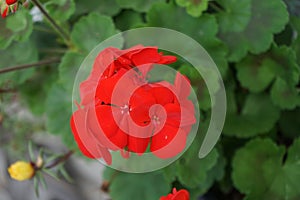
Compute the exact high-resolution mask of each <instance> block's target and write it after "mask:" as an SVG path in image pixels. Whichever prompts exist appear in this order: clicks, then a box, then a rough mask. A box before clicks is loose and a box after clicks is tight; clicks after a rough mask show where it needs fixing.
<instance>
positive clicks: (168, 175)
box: [162, 162, 177, 184]
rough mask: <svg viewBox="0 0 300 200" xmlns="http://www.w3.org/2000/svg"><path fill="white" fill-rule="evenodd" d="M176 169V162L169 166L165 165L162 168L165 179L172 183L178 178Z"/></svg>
mask: <svg viewBox="0 0 300 200" xmlns="http://www.w3.org/2000/svg"><path fill="white" fill-rule="evenodd" d="M176 169H177V163H176V162H173V163H172V164H170V165H168V166H167V167H164V168H163V169H162V171H163V173H164V177H165V179H166V180H167V182H168V183H170V184H171V183H172V182H174V181H175V180H176V176H177V170H176Z"/></svg>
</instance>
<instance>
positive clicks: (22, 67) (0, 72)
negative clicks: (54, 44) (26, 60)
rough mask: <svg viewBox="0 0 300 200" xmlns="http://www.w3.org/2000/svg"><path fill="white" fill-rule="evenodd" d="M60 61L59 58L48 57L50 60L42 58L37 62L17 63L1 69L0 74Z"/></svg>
mask: <svg viewBox="0 0 300 200" xmlns="http://www.w3.org/2000/svg"><path fill="white" fill-rule="evenodd" d="M59 61H60V59H59V58H52V59H48V60H42V61H39V62H36V63H30V64H23V65H16V66H13V67H7V68H3V69H0V74H4V73H7V72H11V71H16V70H21V69H27V68H31V67H39V66H43V65H49V64H54V63H58V62H59Z"/></svg>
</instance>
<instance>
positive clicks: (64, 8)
mask: <svg viewBox="0 0 300 200" xmlns="http://www.w3.org/2000/svg"><path fill="white" fill-rule="evenodd" d="M45 9H46V10H47V11H48V13H50V15H51V17H52V18H54V19H55V20H56V21H58V22H59V23H61V22H65V21H67V20H68V19H69V18H70V17H71V16H72V15H73V13H74V12H75V3H74V1H73V0H51V1H47V3H46V4H45Z"/></svg>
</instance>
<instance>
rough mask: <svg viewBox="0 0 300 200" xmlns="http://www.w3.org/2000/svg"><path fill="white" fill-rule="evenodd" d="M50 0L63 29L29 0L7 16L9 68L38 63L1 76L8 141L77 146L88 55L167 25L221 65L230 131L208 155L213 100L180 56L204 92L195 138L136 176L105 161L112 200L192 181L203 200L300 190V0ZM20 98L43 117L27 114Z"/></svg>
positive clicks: (293, 197)
mask: <svg viewBox="0 0 300 200" xmlns="http://www.w3.org/2000/svg"><path fill="white" fill-rule="evenodd" d="M3 2H4V1H2V3H3ZM33 2H36V1H33ZM22 3H24V2H23V1H20V4H22ZM27 3H28V2H27ZM40 3H41V4H42V6H43V7H44V8H45V10H46V11H47V12H48V13H49V16H50V17H51V19H53V20H54V21H55V22H56V24H57V26H58V27H59V29H55V27H54V28H53V26H52V25H53V24H51V23H49V21H48V20H47V18H46V17H44V15H43V14H42V13H41V12H40V10H39V9H38V8H37V7H36V6H35V4H32V3H31V2H29V4H28V6H27V7H26V8H24V7H22V6H21V8H20V9H19V10H18V11H17V12H16V13H13V14H10V15H9V16H8V17H6V18H4V19H0V70H5V69H6V68H7V67H15V66H17V67H18V66H20V65H21V66H22V65H26V64H29V65H32V66H35V67H30V68H27V69H23V70H15V71H11V72H7V73H1V74H0V109H1V110H0V124H1V135H0V139H1V142H0V143H1V148H6V149H10V150H13V151H14V152H18V153H19V155H22V154H25V150H24V149H25V148H26V146H27V140H30V139H31V137H32V135H33V134H35V133H40V134H43V133H44V132H48V133H51V134H55V135H58V136H59V137H60V138H61V139H62V141H63V142H64V144H65V145H66V146H67V147H68V148H69V149H72V150H73V149H74V150H76V148H77V147H76V144H75V143H74V140H73V137H72V133H71V131H70V128H69V119H70V116H71V112H72V110H71V100H72V99H71V94H72V89H73V82H74V78H75V74H76V72H77V70H78V68H79V66H80V64H81V62H82V61H83V59H84V58H85V56H87V54H88V53H89V52H90V51H91V50H92V49H93V48H94V47H95V46H96V45H97V44H98V43H100V42H101V41H103V40H104V39H106V38H108V37H109V36H112V35H114V34H116V33H118V32H120V31H124V30H128V29H132V28H138V27H147V26H157V27H166V28H170V29H174V30H177V31H180V32H182V33H185V34H187V35H189V36H190V37H192V38H193V39H195V40H196V41H198V42H199V43H200V44H201V45H202V46H203V47H204V48H205V49H206V50H207V51H208V53H209V54H210V55H211V57H212V58H213V59H214V61H215V63H216V64H217V66H218V68H219V70H220V72H221V74H222V77H223V80H224V83H225V87H226V93H227V102H228V105H227V109H228V110H227V116H226V122H225V126H224V130H223V134H222V136H221V138H220V140H219V142H218V144H217V145H216V147H215V148H214V150H213V151H212V152H211V153H210V154H209V155H208V156H207V157H205V158H204V159H198V150H199V147H200V145H201V143H200V141H201V140H200V138H201V134H204V133H205V131H206V129H207V125H208V123H209V119H210V107H211V104H210V97H209V94H208V91H207V88H206V86H205V83H204V81H203V79H202V78H201V76H200V75H199V74H195V73H194V70H193V68H192V67H191V66H189V64H188V63H184V61H183V60H179V61H178V62H177V64H176V65H175V66H174V67H175V68H177V69H178V70H179V71H180V72H182V73H184V74H186V75H187V76H189V77H190V79H191V81H192V84H193V86H194V89H195V91H196V92H197V94H198V98H199V105H200V109H201V122H200V129H199V131H198V132H199V133H198V135H197V138H196V140H195V141H194V142H193V144H192V146H191V147H190V148H189V149H188V151H187V152H186V153H185V154H184V155H183V156H182V157H181V158H180V159H179V160H177V161H176V162H174V163H173V164H171V165H170V166H168V167H166V168H164V169H162V170H159V171H156V172H152V173H147V174H126V173H121V172H117V171H114V170H112V169H109V168H107V169H106V170H105V173H104V175H103V176H104V179H105V180H106V181H107V184H108V186H109V187H108V191H109V194H110V196H111V197H112V199H114V200H132V199H134V200H135V199H144V200H157V199H159V197H160V196H163V195H166V194H167V193H168V192H169V191H170V190H171V188H172V187H174V186H175V187H177V188H178V189H180V188H186V189H188V190H189V191H190V193H191V199H193V200H194V199H198V198H200V197H201V198H203V199H228V200H229V199H230V200H239V199H247V200H257V199H274V200H275V199H276V200H297V199H300V189H299V180H300V139H299V136H300V96H299V87H300V84H299V75H300V68H299V65H300V1H299V0H285V1H283V0H264V1H261V0H212V1H209V0H89V1H84V0H41V1H40ZM174 42H176V41H174ZM14 101H18V102H19V103H20V104H21V106H22V107H26V108H28V109H30V111H31V112H32V113H33V114H34V115H36V116H38V118H39V119H40V120H38V121H36V120H35V121H34V122H33V121H32V120H28V121H26V120H24V118H22V120H21V121H20V120H18V119H19V118H18V117H16V114H15V112H14V111H13V108H12V107H11V102H14ZM4 130H9V134H6V131H4ZM14 155H15V154H14ZM77 156H80V155H79V154H77ZM87 162H88V161H87Z"/></svg>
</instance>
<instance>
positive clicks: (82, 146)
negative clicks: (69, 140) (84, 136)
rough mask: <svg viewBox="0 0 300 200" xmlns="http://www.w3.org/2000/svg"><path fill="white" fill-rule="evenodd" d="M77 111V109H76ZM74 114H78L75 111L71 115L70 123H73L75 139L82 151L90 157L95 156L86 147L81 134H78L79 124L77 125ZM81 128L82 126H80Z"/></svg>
mask: <svg viewBox="0 0 300 200" xmlns="http://www.w3.org/2000/svg"><path fill="white" fill-rule="evenodd" d="M76 112H77V111H76ZM74 115H76V114H75V113H74V114H73V115H72V117H71V121H70V125H71V130H72V133H73V136H74V139H75V141H76V143H77V145H78V147H79V149H80V151H81V152H82V153H83V154H84V155H85V156H87V157H89V158H95V157H94V156H93V155H92V154H91V153H90V152H89V151H88V150H87V148H86V147H85V145H83V143H82V141H81V139H80V137H79V135H78V131H77V126H76V125H75V121H74ZM79 129H81V128H79Z"/></svg>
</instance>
